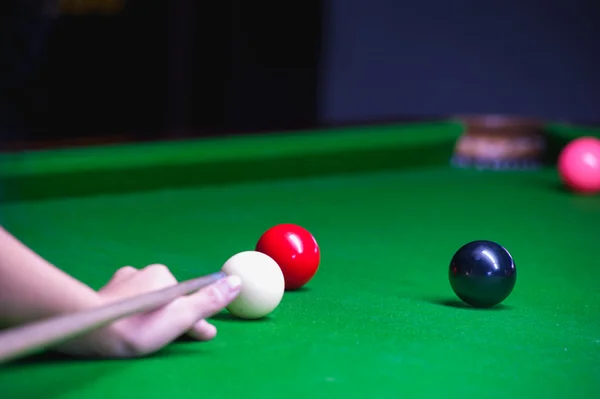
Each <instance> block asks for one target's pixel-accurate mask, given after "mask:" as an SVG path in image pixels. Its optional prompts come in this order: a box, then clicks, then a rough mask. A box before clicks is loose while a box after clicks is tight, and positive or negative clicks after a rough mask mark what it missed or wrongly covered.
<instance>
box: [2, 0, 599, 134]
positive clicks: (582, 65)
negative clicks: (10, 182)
mask: <svg viewBox="0 0 600 399" xmlns="http://www.w3.org/2000/svg"><path fill="white" fill-rule="evenodd" d="M59 3H60V4H59V6H60V12H59V13H58V14H57V15H56V14H54V12H53V8H52V5H53V2H52V1H41V0H40V1H34V0H28V1H16V0H6V1H5V2H3V5H2V6H1V7H2V15H1V17H2V21H0V29H1V33H2V41H1V42H0V67H1V68H2V69H1V71H0V72H1V73H0V84H1V86H0V89H1V90H2V92H1V93H0V94H1V96H0V105H1V109H0V112H1V114H0V116H1V120H0V121H1V127H2V132H3V135H4V136H5V137H7V138H8V139H9V140H11V141H23V140H48V139H55V138H81V137H94V136H102V137H104V136H107V135H112V136H115V135H117V136H118V135H127V137H129V138H144V139H147V138H153V137H178V136H189V135H198V134H223V133H229V132H251V131H267V130H287V129H298V128H309V127H315V126H325V125H332V124H345V123H354V122H361V123H363V122H377V121H382V120H386V121H389V120H407V119H408V120H413V119H421V118H431V117H434V118H435V117H446V116H450V115H453V114H457V113H460V114H464V113H470V114H472V113H502V114H516V115H525V116H536V117H541V118H544V119H548V120H556V121H574V122H580V123H595V122H597V121H598V120H600V118H599V116H600V113H599V111H600V75H599V74H600V55H599V52H600V24H599V22H598V21H600V2H598V1H591V0H576V1H570V2H566V1H563V2H558V1H541V0H539V1H538V0H535V1H534V0H526V1H518V0H510V1H503V2H498V1H496V2H483V1H475V0H464V1H453V2H447V1H443V0H421V1H418V2H413V1H393V0H373V1H367V0H330V1H322V2H321V1H302V2H276V1H263V2H254V1H241V0H238V1H231V0H230V1H226V0H224V1H219V2H197V1H192V0H173V1H141V0H130V1H126V2H121V1H119V0H112V1H108V0H105V1H100V0H96V1H93V0H90V1H87V2H86V1H84V0H79V1H76V0H64V1H60V2H59ZM121 3H122V4H121Z"/></svg>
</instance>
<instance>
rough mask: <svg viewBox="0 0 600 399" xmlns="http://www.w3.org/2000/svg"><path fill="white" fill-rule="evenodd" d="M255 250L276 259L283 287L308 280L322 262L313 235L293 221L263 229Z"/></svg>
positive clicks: (290, 288)
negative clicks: (292, 222) (281, 273)
mask: <svg viewBox="0 0 600 399" xmlns="http://www.w3.org/2000/svg"><path fill="white" fill-rule="evenodd" d="M256 251H258V252H262V253H264V254H266V255H269V256H270V257H271V258H273V259H274V260H275V262H277V264H278V265H279V267H280V268H281V271H282V272H283V277H284V279H285V289H286V290H295V289H298V288H300V287H302V286H304V285H305V284H306V283H308V282H309V281H310V280H311V279H312V278H313V277H314V275H315V273H316V272H317V269H318V268H319V263H320V261H321V253H320V250H319V246H318V244H317V241H316V240H315V238H314V237H313V235H312V234H311V233H310V232H309V231H308V230H306V229H305V228H303V227H300V226H298V225H295V224H279V225H277V226H273V227H271V228H270V229H268V230H267V231H265V232H264V233H263V235H262V236H261V237H260V239H259V240H258V243H257V244H256Z"/></svg>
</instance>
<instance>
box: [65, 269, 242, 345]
mask: <svg viewBox="0 0 600 399" xmlns="http://www.w3.org/2000/svg"><path fill="white" fill-rule="evenodd" d="M175 284H177V279H176V278H175V277H174V276H173V274H172V273H171V272H170V270H169V269H168V268H167V267H166V266H164V265H158V264H156V265H150V266H147V267H145V268H143V269H140V270H138V269H135V268H133V267H131V266H125V267H123V268H121V269H119V270H117V272H116V273H115V274H114V275H113V276H112V278H111V280H110V281H109V282H108V283H107V284H106V285H105V286H104V287H102V288H101V289H100V290H99V291H98V295H99V296H100V297H101V302H102V303H103V304H109V303H111V302H115V301H120V300H123V299H127V298H129V297H132V296H137V295H140V294H144V293H147V292H150V291H155V290H159V289H163V288H167V287H169V286H173V285H175ZM240 285H241V282H240V280H239V278H238V277H234V276H230V277H226V278H224V279H222V280H219V281H217V282H215V283H213V284H211V285H210V286H208V287H205V288H203V289H201V290H199V291H198V292H196V293H194V294H192V295H189V296H185V297H180V298H177V299H176V300H174V301H172V302H170V303H169V304H167V305H165V306H163V307H161V308H159V309H156V310H154V311H151V312H147V313H139V314H135V315H132V316H130V317H127V318H124V319H120V320H118V321H116V322H114V323H112V324H111V325H109V326H107V327H104V328H101V329H99V330H96V331H94V332H91V333H89V334H86V335H84V336H82V337H79V338H76V339H74V340H70V341H68V342H66V343H65V344H63V345H61V346H60V347H58V348H57V349H58V351H60V352H63V353H67V354H71V355H77V356H100V357H138V356H144V355H148V354H151V353H153V352H156V351H158V350H159V349H161V348H162V347H164V346H165V345H167V344H169V343H170V342H171V341H173V340H175V339H176V338H178V337H179V336H181V335H183V334H188V335H189V336H191V337H192V338H195V339H198V340H201V341H207V340H210V339H212V338H214V337H215V336H216V334H217V330H216V328H215V326H214V325H212V324H210V323H209V322H208V321H206V318H207V317H210V316H212V315H214V314H216V313H218V312H219V311H221V310H222V309H223V308H225V307H226V306H227V305H228V304H229V303H230V302H231V301H232V300H234V299H235V297H236V296H237V295H238V294H239V291H240Z"/></svg>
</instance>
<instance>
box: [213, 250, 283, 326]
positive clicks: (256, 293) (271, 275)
mask: <svg viewBox="0 0 600 399" xmlns="http://www.w3.org/2000/svg"><path fill="white" fill-rule="evenodd" d="M221 270H222V271H223V272H224V273H225V274H227V275H229V276H231V275H235V276H238V277H239V278H240V280H242V286H241V289H240V293H239V295H238V297H237V298H236V299H234V300H233V302H231V303H230V304H229V306H227V310H228V311H229V312H230V313H231V314H232V315H234V316H236V317H239V318H241V319H259V318H261V317H264V316H266V315H268V314H269V313H271V312H272V311H273V310H275V308H276V307H277V306H279V303H280V302H281V299H282V298H283V293H284V290H285V280H284V278H283V272H282V271H281V268H280V267H279V265H278V264H277V262H275V260H273V258H271V257H270V256H268V255H265V254H263V253H261V252H257V251H245V252H240V253H238V254H235V255H233V256H232V257H231V258H229V259H228V260H227V262H225V264H224V265H223V267H222V268H221Z"/></svg>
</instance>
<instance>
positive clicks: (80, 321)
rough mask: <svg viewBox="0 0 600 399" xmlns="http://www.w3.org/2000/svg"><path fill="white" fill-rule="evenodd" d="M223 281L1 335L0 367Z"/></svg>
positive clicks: (183, 286) (198, 281)
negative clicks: (2, 364)
mask: <svg viewBox="0 0 600 399" xmlns="http://www.w3.org/2000/svg"><path fill="white" fill-rule="evenodd" d="M223 277H225V273H223V272H217V273H213V274H209V275H207V276H204V277H199V278H195V279H192V280H188V281H184V282H182V283H179V284H177V285H175V286H172V287H167V288H163V289H160V290H157V291H153V292H150V293H146V294H142V295H139V296H135V297H132V298H128V299H125V300H122V301H119V302H115V303H111V304H109V305H106V306H102V307H99V308H94V309H90V310H85V311H82V312H77V313H73V314H66V315H61V316H57V317H53V318H50V319H47V320H41V321H37V322H33V323H29V324H26V325H24V326H19V327H15V328H12V329H9V330H7V331H5V332H0V364H1V363H3V362H7V361H9V360H14V359H16V358H18V357H23V356H26V355H28V354H31V353H33V352H35V351H39V350H42V349H45V348H47V347H49V346H54V345H57V344H59V343H61V342H64V341H66V340H68V339H71V338H73V337H75V336H78V335H82V334H84V333H87V332H89V331H91V330H94V329H97V328H100V327H103V326H105V325H107V324H110V323H112V322H114V321H116V320H118V319H121V318H123V317H127V316H130V315H132V314H134V313H140V312H147V311H150V310H154V309H158V308H159V307H161V306H164V305H166V304H167V303H169V302H171V301H173V300H175V299H176V298H178V297H180V296H183V295H188V294H191V293H193V292H195V291H198V290H199V289H201V288H203V287H206V286H207V285H210V284H212V283H214V282H216V281H217V280H220V279H222V278H223Z"/></svg>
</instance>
